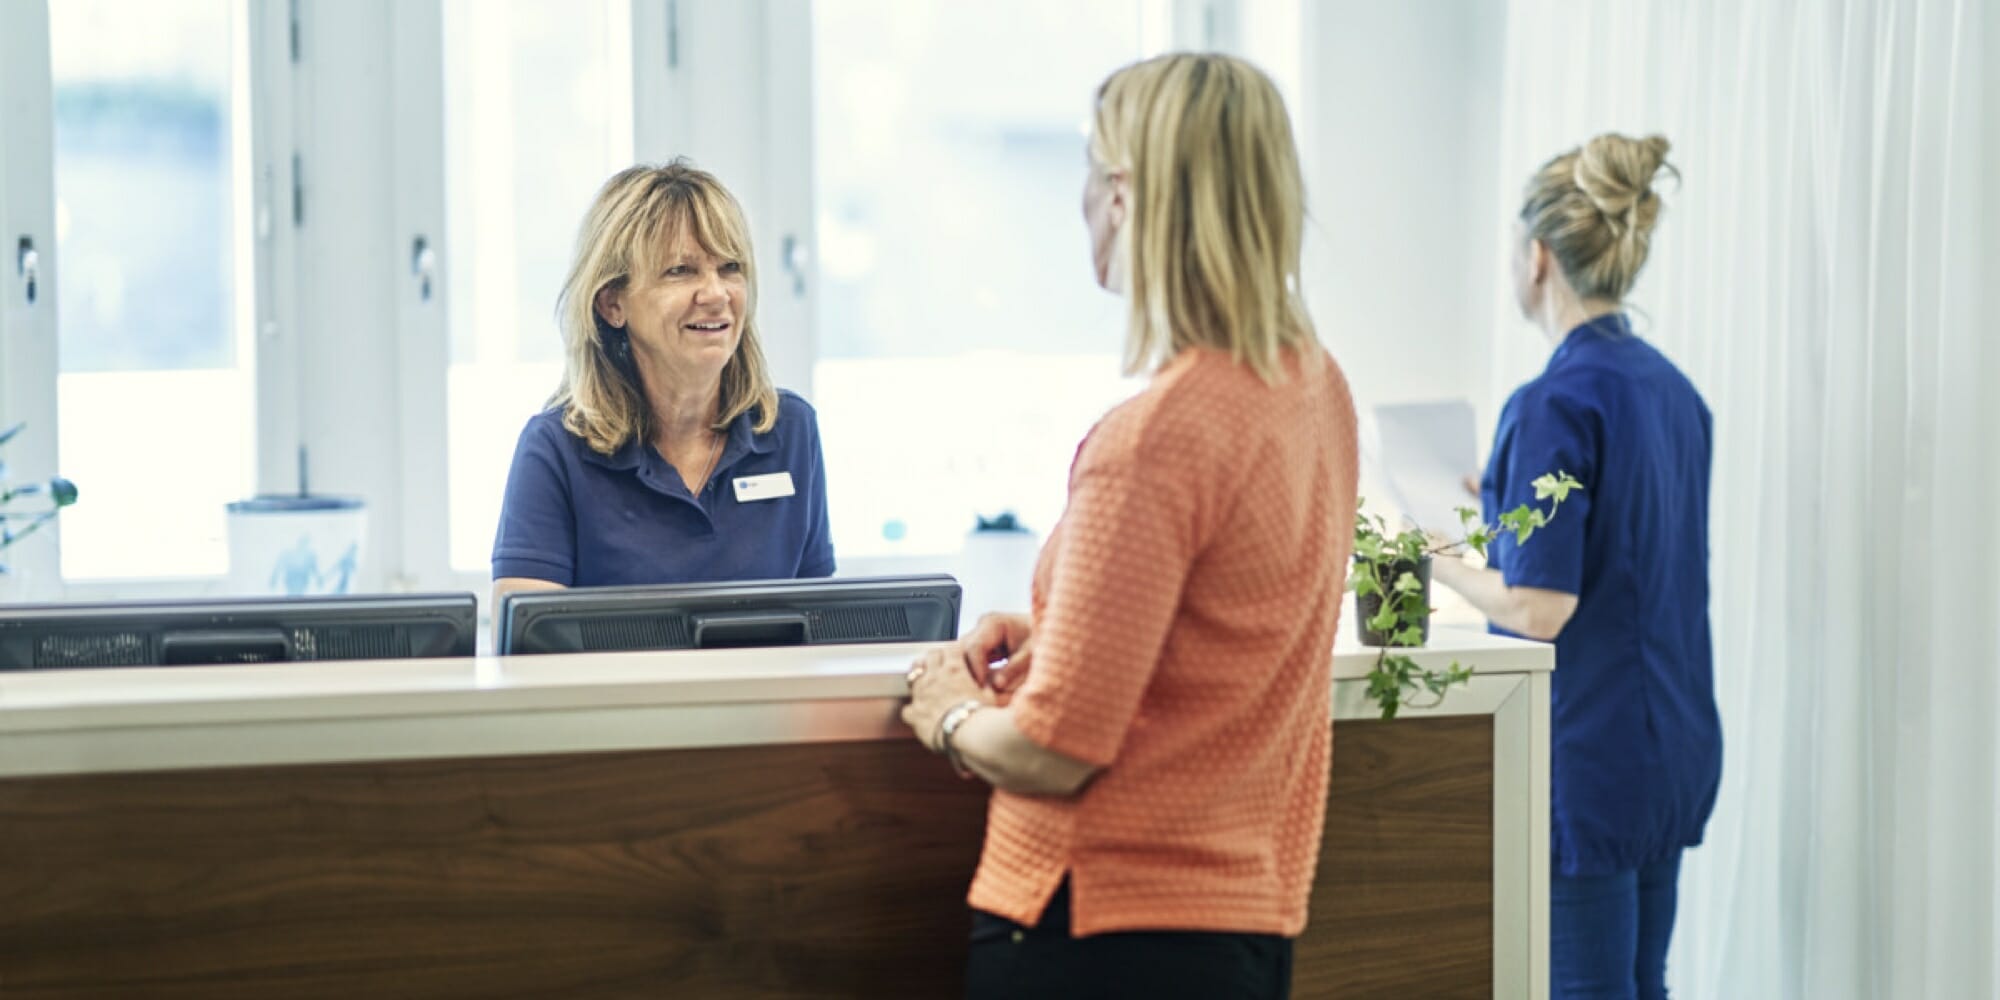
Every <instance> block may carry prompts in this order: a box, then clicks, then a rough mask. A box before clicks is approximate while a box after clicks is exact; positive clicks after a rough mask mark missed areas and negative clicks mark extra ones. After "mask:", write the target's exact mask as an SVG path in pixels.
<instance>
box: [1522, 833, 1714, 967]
mask: <svg viewBox="0 0 2000 1000" xmlns="http://www.w3.org/2000/svg"><path fill="white" fill-rule="evenodd" d="M1680 876H1681V855H1680V852H1679V851H1675V852H1674V854H1673V856H1672V857H1669V858H1667V859H1666V860H1664V861H1658V862H1654V863H1653V864H1650V865H1647V866H1645V867H1643V868H1636V869H1632V870H1629V871H1622V872H1618V873H1617V874H1614V875H1593V876H1588V877H1583V878H1566V877H1564V876H1561V875H1554V876H1551V877H1550V879H1549V950H1550V952H1551V953H1552V954H1551V956H1550V963H1549V986H1550V1000H1666V996H1667V942H1668V940H1669V939H1670V938H1672V937H1673V932H1674V905H1675V901H1676V895H1677V892H1678V887H1679V883H1680Z"/></svg>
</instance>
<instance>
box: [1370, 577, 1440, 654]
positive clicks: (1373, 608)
mask: <svg viewBox="0 0 2000 1000" xmlns="http://www.w3.org/2000/svg"><path fill="white" fill-rule="evenodd" d="M1358 561H1359V560H1357V562H1358ZM1404 573H1415V574H1416V575H1417V582H1418V583H1420V584H1422V585H1423V590H1421V591H1419V592H1418V594H1417V596H1418V599H1419V600H1421V601H1422V602H1423V605H1424V607H1425V608H1429V607H1430V606H1431V557H1430V556H1425V557H1423V558H1422V559H1421V560H1418V561H1417V562H1415V563H1410V562H1399V563H1393V564H1391V565H1390V566H1389V567H1388V568H1387V569H1385V570H1383V571H1382V586H1383V587H1385V588H1388V589H1390V590H1391V591H1393V590H1394V588H1395V586H1396V581H1397V580H1400V579H1402V578H1403V574H1404ZM1381 611H1382V595H1380V594H1370V595H1368V596H1366V597H1363V596H1361V595H1360V594H1355V595H1354V613H1355V615H1356V616H1357V617H1356V618H1355V625H1356V630H1357V631H1358V632H1359V633H1360V634H1361V644H1362V645H1364V646H1387V645H1389V633H1383V632H1377V631H1375V630H1374V629H1371V628H1369V627H1368V620H1369V619H1371V618H1374V617H1375V616H1376V615H1377V614H1379V613H1380V612H1381ZM1418 628H1419V630H1420V632H1421V633H1422V636H1423V638H1422V641H1421V642H1419V643H1418V645H1423V644H1424V643H1428V642H1430V641H1431V616H1430V613H1429V612H1428V611H1426V612H1425V614H1424V620H1423V624H1422V625H1420V626H1418Z"/></svg>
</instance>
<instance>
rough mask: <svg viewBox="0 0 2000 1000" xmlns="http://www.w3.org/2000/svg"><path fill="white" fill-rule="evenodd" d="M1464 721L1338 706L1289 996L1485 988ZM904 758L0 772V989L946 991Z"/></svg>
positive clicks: (1477, 850)
mask: <svg viewBox="0 0 2000 1000" xmlns="http://www.w3.org/2000/svg"><path fill="white" fill-rule="evenodd" d="M1491 750H1492V725H1491V720H1490V719H1487V718H1483V717H1469V718H1436V719H1408V720H1403V721H1399V722H1396V723H1392V724H1381V723H1372V722H1345V723H1342V724H1340V726H1339V728H1338V735H1337V738H1336V743H1335V754H1334V759H1335V768H1334V794H1333V796H1332V803H1333V805H1332V808H1331V809H1330V810H1329V827H1328V830H1329V837H1328V839H1327V846H1326V849H1325V854H1324V855H1323V857H1322V863H1321V868H1320V884H1319V886H1318V888H1317V889H1316V891H1315V899H1314V912H1313V925H1312V927H1310V928H1309V929H1308V930H1307V932H1306V938H1305V939H1304V940H1302V941H1301V943H1300V949H1299V962H1298V976H1297V995H1298V996H1301V997H1316V996H1341V997H1361V996H1461V995H1463V996H1471V995H1481V996H1485V995H1490V994H1491V971H1492V915H1491V905H1492V900H1491V895H1490V890H1491V879H1492V870H1491V868H1492V858H1491V853H1492V851H1491V844H1492V840H1491V837H1492V829H1491V817H1492V807H1491V806H1492V803H1491V799H1492V788H1491V777H1490V774H1491ZM984 819H985V810H984V795H983V793H982V792H981V789H980V787H979V786H975V785H972V784H969V783H964V782H960V781H958V780H957V779H956V778H954V777H952V776H951V775H950V773H949V771H948V770H947V769H946V768H945V767H944V766H943V765H942V763H941V762H940V761H938V760H937V759H935V758H933V757H931V756H929V755H928V754H925V753H924V752H923V751H922V750H921V749H920V748H918V747H917V746H915V745H914V744H913V743H906V742H899V743H831V744H816V745H784V746H758V747H742V748H727V749H703V750H664V751H645V752H633V753H614V754H587V755H586V754H578V755H561V756H542V757H516V758H481V759H466V760H446V761H403V762H394V763H382V764H348V765H318V766H309V767H274V768H255V769H239V770H213V771H180V772H159V773H151V774H130V775H92V776H79V777H58V778H29V779H12V780H4V781H0V900H4V901H5V902H4V905H0V997H5V998H15V997H37V998H39V997H92V998H99V997H141V996H143V997H149V998H153V997H160V998H174V997H190V998H192V997H200V998H234V997H268V996H285V997H314V996H325V997H356V996H396V997H453V998H456V997H467V998H470V997H482V998H484V997H622V996H667V995H673V996H689V997H815V996H817V997H932V996H939V997H946V996H954V995H957V994H958V992H959V983H960V976H961V968H962V962H963V958H964V948H965V945H964V942H965V934H966V930H967V927H968V920H967V916H966V912H965V909H964V905H963V902H962V900H963V897H964V889H965V884H966V881H967V879H968V878H969V877H970V875H971V872H972V869H973V866H974V864H975V862H976V860H977V856H978V845H979V838H980V832H981V829H982V827H983V824H984Z"/></svg>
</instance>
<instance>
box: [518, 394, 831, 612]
mask: <svg viewBox="0 0 2000 1000" xmlns="http://www.w3.org/2000/svg"><path fill="white" fill-rule="evenodd" d="M755 413H756V411H755V410H754V409H753V410H751V411H750V412H748V413H744V414H743V415H741V416H739V417H737V418H736V419H735V420H734V421H732V422H731V423H730V425H729V433H728V439H727V440H726V441H724V442H723V445H722V455H721V457H720V458H718V459H717V460H716V466H715V473H714V474H713V475H711V476H710V477H709V480H708V486H707V488H706V489H704V490H702V492H701V495H700V496H696V495H693V494H691V493H689V492H688V488H687V486H686V484H684V483H683V482H682V481H681V475H680V473H679V472H678V471H676V470H675V469H674V467H673V466H672V465H670V464H669V463H668V462H667V460H666V459H664V458H662V457H661V456H660V453H659V451H658V450H657V449H655V448H654V447H653V446H652V445H651V444H649V443H644V442H639V441H628V442H626V443H625V446H624V447H622V448H619V449H618V450H617V451H616V452H613V453H612V454H610V455H600V454H598V453H597V452H595V451H592V450H591V449H590V446H589V445H587V444H585V443H584V441H583V439H582V438H580V437H578V436H576V435H575V434H572V433H570V432H569V431H567V430H565V429H564V428H563V425H562V413H561V411H559V410H547V411H544V412H542V413H539V414H536V415H535V416H534V417H533V418H532V419H530V420H529V421H528V426H527V428H526V429H524V430H522V431H521V440H520V443H519V444H518V445H516V446H515V448H514V467H513V469H512V471H510V472H508V474H507V496H506V500H505V502H504V503H503V504H502V506H501V508H500V530H499V536H498V537H497V538H496V539H494V542H493V576H494V577H495V578H496V579H497V578H499V577H505V576H517V577H528V578H531V579H535V580H548V581H550V582H552V583H560V584H564V585H565V586H571V587H598V586H612V585H618V584H639V583H705V582H711V581H718V580H779V579H792V578H796V577H810V576H832V575H833V539H832V536H831V535H829V534H828V532H827V516H826V468H825V461H824V460H823V459H822V457H821V454H820V444H819V423H818V421H817V420H816V419H815V417H814V414H813V408H812V405H811V404H809V403H807V402H806V401H805V400H803V399H801V398H799V397H798V396H797V395H794V394H793V393H790V392H786V391H782V390H781V391H780V392H779V393H778V422H777V423H776V424H775V425H773V426H772V428H771V430H770V432H769V433H767V434H758V433H756V432H755V431H753V430H751V427H750V424H751V421H752V417H753V416H754V414H755ZM774 473H790V474H791V478H792V490H793V492H792V495H791V496H786V497H774V498H771V499H740V498H739V490H738V489H737V483H738V481H739V480H742V479H745V478H747V477H755V476H768V475H772V474H774ZM765 482H769V481H768V480H765Z"/></svg>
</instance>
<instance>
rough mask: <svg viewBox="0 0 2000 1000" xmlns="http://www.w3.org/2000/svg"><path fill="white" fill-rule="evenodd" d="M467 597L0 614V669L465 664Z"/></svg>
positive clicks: (63, 608) (144, 604)
mask: <svg viewBox="0 0 2000 1000" xmlns="http://www.w3.org/2000/svg"><path fill="white" fill-rule="evenodd" d="M477 607H478V606H477V603H476V601H475V599H474V597H473V596H472V595H471V594H383V595H379V596H368V597H346V596H339V597H272V598H255V597H244V598H214V599H202V600H184V601H112V602H105V603H95V604H16V605H11V606H0V670H60V669H67V668H77V667H149V666H163V667H173V666H193V665H200V664H221V663H284V662H293V661H305V660H389V659H404V658H410V657H431V656H471V655H473V640H474V638H475V637H476V636H477V634H478V632H477V629H478V610H477Z"/></svg>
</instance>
